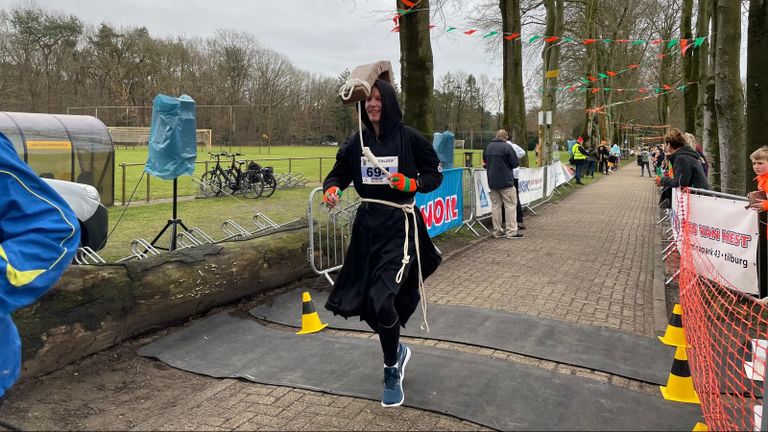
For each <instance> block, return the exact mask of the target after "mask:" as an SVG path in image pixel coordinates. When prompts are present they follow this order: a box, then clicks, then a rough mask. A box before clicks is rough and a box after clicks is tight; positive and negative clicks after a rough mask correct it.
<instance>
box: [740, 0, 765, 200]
mask: <svg viewBox="0 0 768 432" xmlns="http://www.w3.org/2000/svg"><path fill="white" fill-rule="evenodd" d="M767 61H768V1H766V0H751V1H750V3H749V27H748V29H747V92H746V93H747V150H746V152H745V153H746V156H747V158H746V166H747V167H750V166H752V164H751V162H750V160H749V155H750V154H751V153H752V152H753V151H755V150H757V149H758V148H760V147H762V146H765V145H768V75H766V73H765V65H766V62H767ZM745 179H746V185H745V186H746V188H747V190H755V189H756V186H757V185H756V184H755V181H754V180H753V176H752V175H751V174H749V175H746V176H745Z"/></svg>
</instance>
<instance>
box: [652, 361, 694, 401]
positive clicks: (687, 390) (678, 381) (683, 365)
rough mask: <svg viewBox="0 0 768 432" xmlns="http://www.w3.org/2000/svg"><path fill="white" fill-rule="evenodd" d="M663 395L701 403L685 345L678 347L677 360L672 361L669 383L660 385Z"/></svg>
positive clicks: (673, 398)
mask: <svg viewBox="0 0 768 432" xmlns="http://www.w3.org/2000/svg"><path fill="white" fill-rule="evenodd" d="M659 388H660V389H661V395H662V396H664V399H666V400H672V401H675V402H686V403H695V404H698V403H701V402H700V401H699V396H698V395H697V394H696V389H694V388H693V379H692V378H691V369H690V368H689V367H688V356H687V355H686V353H685V347H677V349H676V350H675V361H674V362H673V363H672V370H671V371H670V373H669V379H668V380H667V385H666V387H665V386H659Z"/></svg>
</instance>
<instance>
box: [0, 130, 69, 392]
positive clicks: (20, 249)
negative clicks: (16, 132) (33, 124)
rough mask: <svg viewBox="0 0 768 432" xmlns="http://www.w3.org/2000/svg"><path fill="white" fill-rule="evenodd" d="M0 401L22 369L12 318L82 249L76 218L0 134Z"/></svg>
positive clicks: (34, 298) (18, 342)
mask: <svg viewBox="0 0 768 432" xmlns="http://www.w3.org/2000/svg"><path fill="white" fill-rule="evenodd" d="M0 215H2V217H0V397H2V396H3V395H4V394H5V391H6V390H7V389H8V388H10V387H11V385H13V383H14V382H16V380H17V379H18V377H19V372H20V370H21V341H20V340H19V333H18V331H17V330H16V326H15V325H14V324H13V321H12V320H11V313H13V311H15V310H16V309H19V308H21V307H24V306H27V305H29V304H31V303H32V302H34V301H35V300H37V299H38V298H39V297H40V296H42V295H43V294H44V293H45V292H46V291H47V290H48V289H49V288H50V287H51V286H53V284H54V283H56V281H57V280H58V279H59V277H60V276H61V274H62V273H64V270H66V268H67V267H68V266H69V264H70V262H72V258H73V256H74V254H75V252H76V251H77V246H78V245H79V244H80V225H79V223H78V221H77V217H75V214H74V213H73V212H72V210H71V209H70V208H69V206H68V205H67V203H66V202H65V201H64V199H63V198H61V196H59V194H58V193H56V192H55V191H54V190H53V189H51V188H50V187H49V186H48V185H47V184H46V183H45V182H44V181H43V180H41V179H40V177H38V176H37V174H35V173H34V172H33V171H32V169H30V168H29V166H28V165H27V164H25V163H24V162H23V161H22V160H21V159H19V157H18V156H17V155H16V150H15V149H14V148H13V145H12V144H11V142H10V141H8V138H6V137H5V135H3V134H2V133H0Z"/></svg>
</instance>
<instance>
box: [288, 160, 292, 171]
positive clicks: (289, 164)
mask: <svg viewBox="0 0 768 432" xmlns="http://www.w3.org/2000/svg"><path fill="white" fill-rule="evenodd" d="M290 173H291V158H288V174H290Z"/></svg>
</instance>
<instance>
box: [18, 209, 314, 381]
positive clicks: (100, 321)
mask: <svg viewBox="0 0 768 432" xmlns="http://www.w3.org/2000/svg"><path fill="white" fill-rule="evenodd" d="M307 243H308V240H307V230H306V220H304V221H303V225H301V226H300V227H299V228H293V229H289V230H285V231H282V232H279V233H275V234H271V235H268V236H264V237H260V238H256V239H251V240H244V241H235V242H227V243H223V244H215V245H213V244H209V245H204V246H198V247H194V248H188V249H181V250H177V251H174V252H171V253H165V254H161V255H158V256H153V257H150V258H147V259H145V260H141V261H131V262H127V263H122V264H109V265H96V266H91V265H88V266H71V267H70V268H69V269H68V270H67V271H66V272H65V274H64V276H63V277H62V278H61V280H60V281H59V282H58V284H57V285H56V286H55V287H54V288H53V289H52V290H51V291H50V292H49V293H47V294H46V295H45V296H43V298H41V299H40V301H39V302H37V303H35V304H33V305H31V306H29V307H27V308H23V309H20V310H18V311H16V313H14V315H13V319H14V321H15V322H16V325H17V326H18V328H19V332H20V334H21V338H22V350H23V354H22V355H23V372H22V379H24V378H29V377H32V376H37V375H40V374H43V373H47V372H51V371H54V370H56V369H58V368H60V367H62V366H64V365H66V364H68V363H70V362H73V361H75V360H78V359H79V358H82V357H84V356H86V355H88V354H92V353H95V352H98V351H100V350H103V349H106V348H109V347H111V346H113V345H116V344H118V343H120V342H122V341H124V340H126V339H128V338H131V337H134V336H137V335H139V334H142V333H146V332H148V331H151V330H155V329H158V328H162V327H166V326H169V325H172V324H176V323H179V322H182V321H184V320H186V319H188V318H189V317H191V316H193V315H195V314H199V313H203V312H206V311H208V310H210V309H211V308H213V307H216V306H220V305H224V304H228V303H231V302H233V301H236V300H238V299H241V298H244V297H247V296H251V295H254V294H257V293H260V292H264V291H267V290H270V289H274V288H276V287H279V286H282V285H286V284H288V283H290V282H293V281H296V280H298V279H301V278H303V277H306V276H308V275H310V274H311V273H312V272H311V269H310V266H309V263H308V262H307V246H308V244H307Z"/></svg>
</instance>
